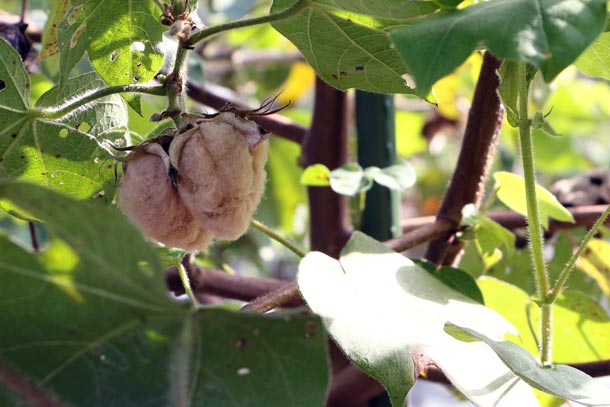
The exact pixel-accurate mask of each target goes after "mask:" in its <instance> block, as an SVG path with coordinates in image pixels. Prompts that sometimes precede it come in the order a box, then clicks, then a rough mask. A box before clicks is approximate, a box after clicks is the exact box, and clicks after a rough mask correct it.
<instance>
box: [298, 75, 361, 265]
mask: <svg viewBox="0 0 610 407" xmlns="http://www.w3.org/2000/svg"><path fill="white" fill-rule="evenodd" d="M346 107H347V100H346V95H345V93H344V92H341V91H339V90H337V89H335V88H333V87H331V86H329V85H327V84H326V83H325V82H323V81H322V80H321V79H319V78H317V79H316V96H315V101H314V112H313V118H312V123H311V127H310V128H309V130H308V131H307V132H306V133H305V138H304V139H303V143H302V153H301V158H300V162H299V163H300V164H301V165H302V166H303V167H307V166H309V165H312V164H324V165H326V166H327V167H328V168H330V169H331V170H332V169H335V168H337V167H340V166H342V165H345V164H346V163H347V151H348V148H347V143H348V137H347V128H348V125H347V117H348V115H347V114H346V113H347V112H346V110H347V108H346ZM307 194H308V197H309V211H310V214H309V218H310V220H311V221H310V241H311V249H312V250H318V251H321V252H324V253H326V254H328V255H329V256H331V257H334V258H338V257H339V252H340V251H341V249H342V248H343V246H344V245H345V243H347V240H348V238H349V236H350V234H351V231H352V227H351V225H350V223H349V216H348V201H347V197H345V196H343V195H339V194H337V193H336V192H334V191H333V190H332V189H330V187H308V188H307Z"/></svg>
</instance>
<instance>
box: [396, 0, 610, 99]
mask: <svg viewBox="0 0 610 407" xmlns="http://www.w3.org/2000/svg"><path fill="white" fill-rule="evenodd" d="M605 24H606V2H605V1H603V0H536V1H531V0H492V1H488V2H481V3H477V4H475V5H472V6H470V7H466V8H463V9H460V10H451V11H447V12H445V13H441V14H436V15H434V16H431V17H430V18H425V19H422V20H420V21H419V22H418V23H417V24H413V25H410V26H406V27H402V28H398V29H396V30H394V31H392V32H391V33H390V38H391V39H392V41H393V42H394V44H396V49H397V50H398V53H399V54H400V56H401V57H402V58H403V60H404V62H405V64H406V65H407V67H408V69H409V71H410V72H411V73H412V74H413V76H414V77H415V82H416V83H417V92H418V94H419V95H425V94H427V93H428V92H429V90H430V89H431V87H432V85H433V84H434V82H436V81H437V80H439V79H440V78H442V77H443V76H445V75H447V74H449V73H451V72H452V71H453V70H454V69H455V68H457V67H458V66H459V65H460V64H461V63H462V62H464V61H465V60H466V58H467V57H468V56H469V55H470V54H471V53H472V52H473V51H474V50H475V49H476V48H477V47H478V46H485V47H487V48H489V49H490V50H491V52H492V53H493V54H494V55H495V56H497V57H499V58H502V59H507V60H517V61H522V62H527V63H529V64H531V65H533V66H535V67H537V68H540V70H541V71H542V74H543V76H544V79H545V80H546V81H551V80H552V79H553V78H554V77H555V76H557V74H559V72H561V71H562V70H563V69H564V68H565V67H567V66H568V65H569V64H571V63H572V62H574V61H575V60H576V58H577V57H578V55H580V53H582V52H583V51H584V50H585V49H586V48H587V47H588V46H589V44H591V43H592V42H593V40H595V38H596V37H597V36H598V35H599V34H600V33H601V32H602V31H603V29H604V27H605Z"/></svg>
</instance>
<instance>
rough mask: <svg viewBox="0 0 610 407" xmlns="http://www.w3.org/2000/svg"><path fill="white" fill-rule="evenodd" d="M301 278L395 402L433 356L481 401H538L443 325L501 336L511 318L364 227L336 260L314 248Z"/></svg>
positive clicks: (480, 349) (344, 343) (353, 356)
mask: <svg viewBox="0 0 610 407" xmlns="http://www.w3.org/2000/svg"><path fill="white" fill-rule="evenodd" d="M297 282H298V285H299V289H300V290H301V293H302V294H303V296H304V298H305V300H306V301H307V303H308V305H309V306H310V307H311V309H312V311H314V312H315V313H316V314H318V315H320V316H321V317H322V320H323V322H324V325H325V326H326V328H327V330H328V331H329V333H330V334H331V335H332V336H333V338H334V339H335V341H336V342H337V343H338V344H339V346H340V347H341V349H342V350H343V352H345V354H346V355H347V356H348V357H349V358H350V360H352V362H354V363H355V364H356V365H357V366H358V367H359V368H361V369H362V370H364V371H365V372H366V373H368V374H369V375H371V376H373V377H374V378H375V379H377V380H379V381H380V382H381V383H383V385H384V386H385V387H386V389H387V390H388V392H389V395H390V399H391V400H392V405H393V406H395V407H398V406H403V405H404V403H405V397H406V396H407V393H408V392H409V390H410V388H411V386H412V385H413V383H414V381H415V378H416V376H417V374H418V373H419V372H420V369H422V368H424V367H425V366H424V365H425V364H426V362H427V361H429V360H430V359H432V360H433V361H434V363H435V364H436V365H437V366H439V367H440V368H441V369H442V370H443V372H444V373H445V374H446V375H447V377H448V378H449V379H450V380H451V381H452V383H453V384H454V385H455V386H456V387H457V388H458V389H459V390H460V391H461V392H462V393H463V394H465V395H466V397H468V398H469V399H470V400H471V401H473V402H474V403H475V404H477V405H496V406H514V405H517V404H516V403H517V402H519V403H520V404H521V405H528V406H534V405H537V402H536V400H535V397H534V395H533V393H532V391H531V389H530V388H529V386H527V385H526V384H525V383H523V382H522V381H520V380H518V379H516V377H515V376H514V375H513V374H512V373H511V372H510V371H509V370H508V369H507V368H506V367H505V366H504V364H503V363H502V362H501V361H500V360H499V359H498V358H497V357H496V356H495V354H494V353H493V352H491V350H490V349H489V348H487V347H486V346H484V345H483V344H482V343H476V342H475V343H470V344H465V343H462V342H460V341H457V340H455V339H454V338H452V337H451V336H449V335H447V334H446V333H445V332H444V330H443V327H444V324H445V322H446V321H452V322H454V323H458V321H461V322H460V323H461V324H462V325H465V326H470V327H473V328H476V329H477V330H482V331H484V332H486V333H487V334H488V335H490V336H492V337H494V338H498V339H500V338H502V336H503V334H504V333H505V332H507V331H511V330H513V328H512V327H511V326H510V325H509V324H508V323H507V322H506V320H504V319H503V318H501V317H500V316H499V315H498V314H496V313H494V312H492V311H491V310H489V309H488V308H485V307H484V306H482V305H480V304H477V303H475V302H474V301H472V300H470V299H469V298H467V297H465V296H463V295H461V294H459V293H458V292H456V291H454V290H452V289H450V288H449V287H447V286H446V285H445V284H443V283H441V282H440V281H438V280H437V279H436V278H434V277H433V276H432V275H430V273H428V272H427V271H425V270H423V269H421V268H420V267H418V266H416V265H415V264H414V263H413V262H412V261H410V260H409V259H407V258H406V257H404V256H402V255H400V254H398V253H396V252H393V251H390V250H389V249H387V248H386V247H385V246H384V245H383V244H381V243H379V242H377V241H375V240H373V239H371V238H369V237H367V236H365V235H364V234H362V233H359V232H355V233H354V234H353V235H352V238H351V239H350V241H349V242H348V244H347V245H346V247H345V248H344V249H343V251H342V253H341V257H340V260H338V261H337V260H335V259H333V258H331V257H329V256H326V255H325V254H322V253H319V252H312V253H309V254H308V255H307V256H306V257H305V258H304V259H303V260H302V262H301V264H300V267H299V273H298V275H297ZM481 345H483V346H481Z"/></svg>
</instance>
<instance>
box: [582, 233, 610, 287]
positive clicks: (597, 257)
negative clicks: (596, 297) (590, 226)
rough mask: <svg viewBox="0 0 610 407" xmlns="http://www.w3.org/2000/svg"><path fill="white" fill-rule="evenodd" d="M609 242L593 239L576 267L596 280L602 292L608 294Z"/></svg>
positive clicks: (609, 271)
mask: <svg viewBox="0 0 610 407" xmlns="http://www.w3.org/2000/svg"><path fill="white" fill-rule="evenodd" d="M608 253H610V242H606V241H605V240H601V239H593V240H591V241H590V242H589V243H587V247H586V249H585V251H584V253H583V255H582V257H581V258H580V259H579V261H578V268H579V269H581V270H582V271H584V272H585V273H587V274H588V275H589V276H590V277H591V278H593V279H594V280H595V281H597V284H598V285H599V287H600V288H601V289H602V290H603V291H604V293H605V294H606V295H608V296H610V257H609V256H608Z"/></svg>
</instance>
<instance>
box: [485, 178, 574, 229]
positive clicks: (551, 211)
mask: <svg viewBox="0 0 610 407" xmlns="http://www.w3.org/2000/svg"><path fill="white" fill-rule="evenodd" d="M494 180H495V181H496V186H495V188H496V190H497V196H498V199H499V200H500V201H502V203H503V204H504V205H506V206H508V207H509V208H510V209H512V210H513V211H515V212H517V213H520V214H521V215H523V216H527V203H526V198H525V180H524V179H523V177H521V176H519V175H516V174H512V173H510V172H505V171H499V172H496V173H495V174H494ZM536 197H537V199H538V209H539V211H540V221H541V222H542V226H544V228H545V229H548V227H549V219H548V218H549V217H551V218H553V219H557V220H559V221H562V222H574V217H573V216H572V214H571V213H570V211H568V210H567V209H566V208H564V207H563V205H561V203H559V201H558V200H557V198H555V196H554V195H553V194H552V193H550V192H549V191H548V190H546V189H545V188H543V187H542V186H540V185H536Z"/></svg>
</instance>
